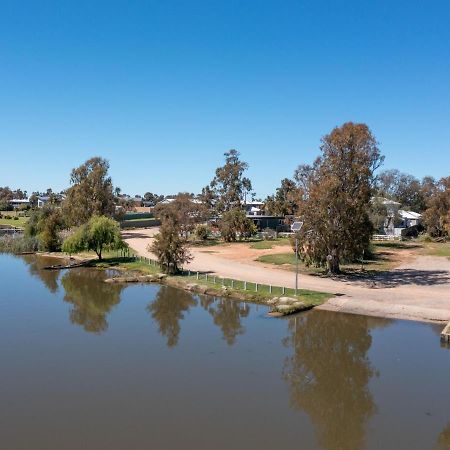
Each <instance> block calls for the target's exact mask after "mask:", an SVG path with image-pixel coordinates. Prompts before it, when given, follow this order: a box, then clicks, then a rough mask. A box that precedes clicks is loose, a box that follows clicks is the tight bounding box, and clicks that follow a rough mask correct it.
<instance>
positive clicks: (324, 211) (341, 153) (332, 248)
mask: <svg viewBox="0 0 450 450" xmlns="http://www.w3.org/2000/svg"><path fill="white" fill-rule="evenodd" d="M321 151H322V156H321V157H319V158H317V159H316V161H315V162H314V165H313V166H302V167H300V168H299V170H297V179H298V181H299V184H300V185H301V186H302V187H303V188H304V195H303V197H302V199H301V200H300V204H299V215H300V216H301V217H302V221H303V227H302V229H301V230H300V232H299V233H298V238H299V240H300V243H301V246H300V255H301V257H302V259H303V260H304V261H305V262H306V263H308V264H314V265H321V266H327V268H328V272H331V273H338V272H339V271H340V269H339V264H340V261H341V259H342V260H347V261H352V260H355V259H356V258H358V257H360V256H361V254H362V252H363V250H366V249H367V248H368V247H369V243H370V239H371V236H372V232H373V227H372V224H371V222H370V218H369V215H368V211H369V209H370V199H371V197H372V183H373V171H374V170H375V169H376V168H377V167H379V165H380V164H381V162H382V160H383V158H382V156H381V155H380V152H379V149H378V146H377V142H376V140H375V138H374V136H373V135H372V133H371V131H370V130H369V128H368V127H367V125H365V124H354V123H351V122H349V123H345V124H344V125H342V126H341V127H339V128H335V129H333V130H332V132H331V133H330V134H328V135H326V136H324V137H323V138H322V146H321Z"/></svg>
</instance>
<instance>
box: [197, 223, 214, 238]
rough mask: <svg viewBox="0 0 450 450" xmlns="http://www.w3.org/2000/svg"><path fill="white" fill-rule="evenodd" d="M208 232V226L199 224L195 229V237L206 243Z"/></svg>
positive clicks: (209, 230)
mask: <svg viewBox="0 0 450 450" xmlns="http://www.w3.org/2000/svg"><path fill="white" fill-rule="evenodd" d="M210 232H211V229H210V228H209V227H208V225H204V224H199V225H197V226H196V227H195V236H196V237H197V239H199V240H202V241H206V239H208V235H209V233H210Z"/></svg>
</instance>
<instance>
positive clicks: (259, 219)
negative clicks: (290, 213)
mask: <svg viewBox="0 0 450 450" xmlns="http://www.w3.org/2000/svg"><path fill="white" fill-rule="evenodd" d="M247 217H248V218H249V219H251V220H253V223H254V224H255V225H256V227H257V228H258V231H262V230H265V229H267V228H269V229H271V230H275V231H289V226H288V225H286V224H285V221H284V217H283V216H266V215H257V214H247Z"/></svg>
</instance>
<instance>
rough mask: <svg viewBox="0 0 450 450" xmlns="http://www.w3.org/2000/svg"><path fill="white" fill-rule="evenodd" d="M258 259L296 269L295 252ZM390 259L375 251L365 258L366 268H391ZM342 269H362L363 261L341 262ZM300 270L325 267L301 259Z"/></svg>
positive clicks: (351, 270) (316, 270) (317, 270)
mask: <svg viewBox="0 0 450 450" xmlns="http://www.w3.org/2000/svg"><path fill="white" fill-rule="evenodd" d="M256 261H259V262H262V263H266V264H273V265H275V266H285V268H286V269H289V270H295V264H296V260H295V254H294V252H289V253H278V254H273V255H263V256H260V257H259V258H257V259H256ZM389 264H390V261H389V259H388V258H387V257H386V256H385V255H383V254H382V253H381V252H380V253H379V254H378V255H377V254H376V253H375V256H374V257H372V259H365V260H364V270H366V271H385V270H388V269H389V268H390V265H389ZM341 269H342V271H343V272H346V271H348V272H354V271H355V270H360V269H361V263H360V262H354V263H341ZM299 270H300V272H302V273H309V274H313V273H314V274H317V273H320V272H323V269H321V268H317V267H313V266H309V267H307V266H305V264H304V263H303V262H302V261H299Z"/></svg>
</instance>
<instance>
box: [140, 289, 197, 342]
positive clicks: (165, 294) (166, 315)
mask: <svg viewBox="0 0 450 450" xmlns="http://www.w3.org/2000/svg"><path fill="white" fill-rule="evenodd" d="M196 305H197V301H196V300H195V298H194V297H193V296H192V295H191V294H190V293H188V292H186V291H183V290H181V289H174V288H170V287H167V286H161V287H160V288H159V290H158V293H157V294H156V298H155V300H154V301H153V302H151V303H149V304H148V305H147V308H146V309H147V311H148V312H149V313H150V314H151V316H152V318H153V319H154V320H155V321H156V322H157V323H158V326H159V332H160V333H161V334H162V335H163V336H165V337H166V338H167V346H168V347H174V346H175V345H177V343H178V339H179V336H180V329H181V327H180V320H182V319H184V314H183V313H184V312H186V311H188V310H189V308H191V307H193V306H196Z"/></svg>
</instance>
